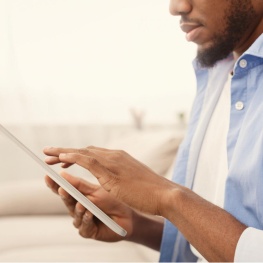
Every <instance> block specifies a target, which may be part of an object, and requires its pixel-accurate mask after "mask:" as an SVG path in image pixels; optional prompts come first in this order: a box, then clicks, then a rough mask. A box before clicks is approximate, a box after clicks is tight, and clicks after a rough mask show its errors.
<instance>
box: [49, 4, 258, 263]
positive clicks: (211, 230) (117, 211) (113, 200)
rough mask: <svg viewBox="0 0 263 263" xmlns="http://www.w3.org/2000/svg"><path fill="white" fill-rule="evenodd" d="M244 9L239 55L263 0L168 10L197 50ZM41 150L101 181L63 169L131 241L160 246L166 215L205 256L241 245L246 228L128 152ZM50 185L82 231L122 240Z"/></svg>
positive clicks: (253, 33) (226, 254) (225, 255)
mask: <svg viewBox="0 0 263 263" xmlns="http://www.w3.org/2000/svg"><path fill="white" fill-rule="evenodd" d="M240 6H241V7H242V8H244V10H243V11H244V12H243V15H244V16H246V14H248V15H249V13H250V12H252V14H253V20H251V21H250V23H249V25H247V27H243V31H242V35H241V36H236V39H238V42H237V43H235V41H234V40H233V43H235V45H234V47H233V49H232V50H231V52H233V54H234V57H235V59H238V58H239V57H240V55H241V54H242V53H243V52H244V51H245V50H247V48H248V47H249V46H250V45H251V44H252V43H253V42H254V41H255V40H256V39H257V38H258V37H259V36H260V35H261V34H262V33H263V19H262V17H263V2H262V1H259V0H242V1H241V0H232V1H229V0H209V1H207V0H170V12H171V14H172V15H179V16H181V17H182V25H181V26H182V29H183V30H184V31H186V32H187V36H186V37H187V39H188V40H189V41H193V42H195V43H196V44H197V47H198V52H199V53H200V52H203V51H206V50H207V49H209V48H210V47H211V46H212V47H214V46H216V44H217V43H216V41H215V39H217V38H220V37H221V35H220V34H222V36H223V35H230V36H231V34H227V33H229V32H227V30H229V29H228V24H229V21H231V17H235V16H236V15H237V16H238V15H239V14H240ZM241 11H242V10H241ZM247 11H248V12H247ZM226 14H228V16H227V15H226ZM250 14H251V13H250ZM248 20H249V19H248ZM219 24H220V30H219V28H218V26H219ZM230 33H231V32H230ZM217 34H219V36H218V35H217ZM44 153H45V154H46V155H48V156H49V157H47V159H46V162H47V163H48V164H56V163H62V164H63V165H62V166H63V167H64V168H66V167H68V166H70V165H72V164H77V165H80V166H82V167H83V168H85V169H87V170H89V171H90V172H91V173H92V174H93V175H94V176H95V177H96V178H97V180H98V183H99V184H100V186H90V184H89V183H88V182H86V181H83V180H82V179H78V178H74V177H71V176H69V175H67V174H65V173H64V174H63V176H64V177H65V178H66V179H67V180H69V181H70V182H71V183H72V184H73V185H74V186H76V187H77V188H78V189H79V190H80V191H81V192H83V193H84V194H85V195H87V196H88V198H90V199H92V201H93V202H94V203H95V204H97V205H98V206H99V207H101V208H102V210H104V211H105V212H106V213H107V214H108V215H109V216H111V217H112V218H113V219H114V220H115V221H116V222H117V223H119V224H120V225H121V226H122V227H124V228H125V229H126V230H127V232H128V235H127V237H126V239H127V240H130V241H133V242H137V243H140V244H144V245H145V246H149V247H151V248H154V249H157V250H158V249H159V247H160V242H161V237H162V230H163V220H162V218H167V219H168V220H169V221H170V222H172V223H173V224H174V225H175V226H176V227H177V228H178V229H179V230H180V232H181V233H182V234H183V235H184V236H185V238H186V239H187V240H188V241H189V242H190V243H191V244H192V245H193V246H194V247H195V248H196V249H197V250H198V251H199V252H200V253H201V254H202V255H203V256H204V257H205V258H206V259H207V260H208V261H228V262H230V261H233V260H234V255H235V249H236V246H237V242H238V240H239V238H240V236H241V234H242V233H243V231H244V230H245V229H246V228H247V226H245V225H244V224H242V222H239V221H238V220H236V219H235V218H234V217H233V216H232V215H230V214H229V213H227V212H226V211H224V210H223V209H221V208H219V207H217V206H215V205H213V204H212V203H210V202H208V201H206V200H204V199H203V198H201V197H200V196H198V195H196V194H195V193H194V192H192V191H191V190H190V189H187V188H185V187H183V186H180V185H178V184H176V183H173V182H170V181H168V180H166V179H165V178H163V177H160V176H158V175H157V174H156V173H154V172H153V171H152V170H151V169H149V168H148V167H146V166H145V165H143V164H142V163H140V162H138V161H137V160H135V159H134V158H132V157H131V156H130V155H128V154H127V153H125V152H123V151H114V150H108V149H102V148H98V147H87V148H83V149H69V148H54V147H51V148H46V149H45V150H44ZM46 182H47V184H48V185H49V187H50V188H51V189H52V190H53V191H54V192H58V193H59V194H60V195H61V196H63V200H64V202H65V204H66V206H67V207H68V209H69V212H70V214H71V216H72V217H73V218H74V225H75V227H77V228H78V229H79V232H80V234H81V235H82V236H84V237H89V238H94V239H97V240H104V241H118V240H121V237H119V236H117V235H116V234H115V233H113V232H112V231H110V230H108V229H106V228H105V226H104V225H103V224H101V223H99V222H98V220H97V219H95V218H94V217H93V216H92V215H91V214H90V213H89V212H88V211H85V209H84V208H83V207H82V206H81V205H80V204H79V203H77V202H76V201H75V200H74V199H73V198H72V197H70V196H69V195H68V194H67V193H66V192H65V191H64V190H63V189H61V188H59V187H58V185H57V184H56V183H54V182H53V181H52V180H51V179H50V178H49V177H46ZM90 189H91V190H90ZM85 215H86V216H85ZM159 216H161V217H159Z"/></svg>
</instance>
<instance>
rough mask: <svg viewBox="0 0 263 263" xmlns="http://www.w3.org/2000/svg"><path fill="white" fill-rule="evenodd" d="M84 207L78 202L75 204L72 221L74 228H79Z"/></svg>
mask: <svg viewBox="0 0 263 263" xmlns="http://www.w3.org/2000/svg"><path fill="white" fill-rule="evenodd" d="M85 211H86V208H85V207H84V206H83V205H81V204H80V203H77V204H76V206H75V213H74V221H73V225H74V226H75V227H76V228H79V227H80V226H81V224H82V218H83V216H84V214H85Z"/></svg>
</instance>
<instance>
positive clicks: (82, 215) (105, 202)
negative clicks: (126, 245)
mask: <svg viewBox="0 0 263 263" xmlns="http://www.w3.org/2000/svg"><path fill="white" fill-rule="evenodd" d="M61 175H62V176H63V177H64V178H65V179H66V180H67V181H69V182H70V183H71V184H72V185H73V186H74V187H75V188H77V189H78V190H79V191H80V192H81V193H83V194H84V195H85V196H86V197H87V198H89V199H90V200H91V201H92V202H93V203H94V204H95V205H97V206H98V207H99V208H100V209H101V210H102V211H104V212H105V213H106V214H108V215H109V216H110V217H111V218H112V219H113V220H114V221H115V222H116V223H117V224H119V225H120V226H122V227H123V228H124V229H125V230H126V231H127V236H126V238H127V239H128V238H129V237H130V236H131V234H132V232H133V223H134V222H133V216H134V213H135V212H134V211H133V210H132V209H131V208H129V207H127V206H126V205H124V204H122V203H120V202H119V201H117V200H116V199H114V197H113V196H111V195H109V193H107V192H106V191H105V190H104V189H103V188H102V187H100V186H99V185H94V184H91V183H88V182H87V181H85V180H83V179H80V178H77V177H73V176H71V175H70V174H68V173H66V172H65V171H62V172H61ZM45 181H46V184H47V185H48V187H49V188H50V189H51V190H52V191H53V192H55V193H57V194H59V195H60V196H61V198H62V200H63V201H64V203H65V205H66V207H67V208H68V210H69V213H70V215H71V216H72V217H73V218H74V221H73V224H74V226H75V227H76V228H77V229H79V234H80V235H81V236H82V237H85V238H93V239H96V240H101V241H108V242H113V241H119V240H122V239H123V237H121V236H119V235H117V234H116V233H114V232H113V231H112V230H111V229H109V228H108V227H107V226H106V225H104V223H102V222H100V221H99V220H98V219H97V218H96V217H95V216H93V215H92V214H91V213H90V212H89V211H88V210H86V208H85V207H83V206H82V205H81V204H80V203H79V202H77V201H76V200H75V199H74V198H73V197H71V196H70V195H69V194H68V193H67V192H66V191H65V190H64V189H62V188H61V187H60V186H59V185H58V184H56V183H55V182H54V181H53V180H52V179H51V178H50V177H48V176H46V178H45Z"/></svg>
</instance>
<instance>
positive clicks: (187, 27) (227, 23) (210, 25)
mask: <svg viewBox="0 0 263 263" xmlns="http://www.w3.org/2000/svg"><path fill="white" fill-rule="evenodd" d="M170 12H171V14H173V15H180V16H181V20H180V26H181V29H182V30H183V31H184V32H186V39H187V40H188V41H192V42H194V43H196V44H197V46H198V51H197V60H198V61H199V63H200V64H201V66H203V67H212V66H213V65H214V64H215V63H216V62H217V61H219V60H221V59H224V58H226V57H227V56H228V55H229V54H230V53H231V52H232V51H234V50H235V49H236V48H239V46H240V45H242V41H244V38H246V37H249V33H248V32H250V30H253V28H254V27H255V24H256V23H258V22H259V21H258V20H256V12H255V10H254V7H253V5H252V3H251V0H170Z"/></svg>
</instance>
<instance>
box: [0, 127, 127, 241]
mask: <svg viewBox="0 0 263 263" xmlns="http://www.w3.org/2000/svg"><path fill="white" fill-rule="evenodd" d="M0 131H1V132H2V133H3V134H4V135H5V136H6V137H7V138H9V139H10V140H11V141H12V142H14V143H15V144H16V145H17V146H18V147H19V148H20V149H22V150H23V151H24V152H25V153H26V154H28V155H29V156H30V157H31V158H32V159H33V160H34V161H35V162H37V163H38V164H39V165H40V166H41V167H42V168H44V169H45V171H46V172H47V173H48V175H49V176H50V178H51V179H53V180H54V181H55V182H56V183H57V184H58V185H60V186H61V187H62V188H63V189H64V190H65V191H67V192H68V193H69V194H70V195H71V196H72V197H74V198H75V199H76V200H77V201H78V202H80V203H81V204H82V205H83V206H84V207H85V208H86V209H88V210H89V211H90V212H91V213H92V214H93V215H94V216H96V217H97V218H98V219H100V220H101V221H102V222H103V223H104V224H105V225H107V226H108V227H109V228H110V229H111V230H113V231H114V232H115V233H117V234H119V235H120V236H126V234H127V232H126V230H124V229H123V228H122V227H121V226H119V225H118V224H117V223H116V222H115V221H113V220H112V219H111V218H110V217H109V216H108V215H106V214H105V213H104V212H103V211H101V210H100V209H99V208H98V207H97V206H96V205H94V204H93V203H92V202H91V201H90V200H89V199H87V198H86V197H85V196H84V195H83V194H82V193H81V192H79V191H78V190H77V189H76V188H75V187H73V186H72V185H71V184H70V183H69V182H68V181H67V180H65V179H64V178H63V177H62V176H60V175H59V174H58V173H57V172H55V171H54V170H53V169H52V168H50V166H49V165H47V164H46V163H45V162H43V161H42V160H41V159H40V158H39V157H38V156H37V155H36V154H34V153H33V152H32V151H31V150H30V149H29V148H27V147H26V146H25V145H24V144H23V143H22V142H21V141H19V140H18V139H17V138H16V137H15V136H14V135H13V134H11V133H10V132H9V131H8V130H7V129H6V128H5V127H3V126H2V125H1V124H0Z"/></svg>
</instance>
